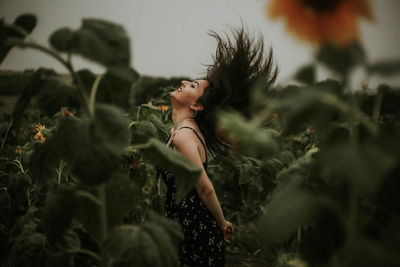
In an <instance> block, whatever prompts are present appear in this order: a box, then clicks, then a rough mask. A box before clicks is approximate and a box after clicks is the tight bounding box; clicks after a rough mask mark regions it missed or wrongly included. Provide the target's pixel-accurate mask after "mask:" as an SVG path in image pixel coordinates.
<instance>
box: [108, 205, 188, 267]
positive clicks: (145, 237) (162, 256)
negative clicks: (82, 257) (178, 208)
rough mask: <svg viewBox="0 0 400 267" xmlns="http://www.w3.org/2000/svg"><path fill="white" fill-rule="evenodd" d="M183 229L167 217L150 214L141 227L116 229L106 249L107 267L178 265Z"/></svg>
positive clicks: (128, 226) (126, 226)
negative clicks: (178, 248)
mask: <svg viewBox="0 0 400 267" xmlns="http://www.w3.org/2000/svg"><path fill="white" fill-rule="evenodd" d="M182 237H183V235H182V233H181V231H180V226H179V225H178V224H177V223H176V222H173V221H170V220H168V219H166V218H165V217H164V216H160V215H157V214H155V213H153V212H151V213H150V215H149V218H148V220H146V221H145V222H144V223H143V225H142V226H141V227H138V226H133V225H125V226H120V227H118V228H115V229H114V231H113V232H112V233H111V234H110V236H109V238H108V239H107V240H106V242H105V244H104V248H103V260H104V263H105V266H110V267H111V266H154V267H158V266H160V267H161V266H163V267H164V266H166V267H170V266H171V267H173V266H177V263H178V253H177V244H179V242H180V241H181V240H182Z"/></svg>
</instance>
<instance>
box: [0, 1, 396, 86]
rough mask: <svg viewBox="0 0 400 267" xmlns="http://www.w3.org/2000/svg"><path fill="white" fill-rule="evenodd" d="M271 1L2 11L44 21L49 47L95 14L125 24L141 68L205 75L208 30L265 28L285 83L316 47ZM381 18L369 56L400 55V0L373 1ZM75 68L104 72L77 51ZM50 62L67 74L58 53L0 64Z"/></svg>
mask: <svg viewBox="0 0 400 267" xmlns="http://www.w3.org/2000/svg"><path fill="white" fill-rule="evenodd" d="M269 1H270V0H201V1H200V0H118V1H110V0H79V1H78V0H68V1H67V0H0V12H1V13H0V15H1V16H2V17H4V18H5V20H6V21H7V22H12V21H13V20H14V19H15V17H16V16H18V15H20V14H22V13H25V12H31V13H34V14H36V15H37V17H38V25H37V26H36V28H35V30H34V31H33V33H32V36H33V37H34V38H35V39H36V40H37V41H38V42H40V43H44V44H46V45H48V37H49V36H50V34H51V33H52V32H53V31H55V30H56V29H58V28H60V27H64V26H68V27H71V28H72V29H76V28H79V27H80V24H81V19H82V18H88V17H96V18H102V19H107V20H110V21H113V22H116V23H119V24H122V25H123V26H124V27H125V29H126V31H127V32H128V34H129V36H130V37H131V46H132V62H131V65H132V66H133V67H134V68H135V69H136V70H138V71H139V73H141V74H147V75H157V76H165V77H170V76H182V75H185V76H190V77H193V78H196V77H199V76H201V75H202V74H203V73H204V70H205V67H204V66H203V65H202V64H208V63H210V62H211V56H212V55H213V54H214V52H215V47H216V43H215V40H214V39H213V38H211V37H209V36H208V35H207V31H208V30H215V31H217V32H222V31H226V30H227V29H228V26H238V25H240V20H241V19H242V20H243V22H244V23H245V24H246V25H247V26H248V28H249V29H250V31H251V32H253V33H257V32H262V33H263V35H264V39H265V40H264V41H265V45H266V48H268V47H269V46H272V47H273V49H274V52H275V57H274V58H275V62H276V63H277V64H278V65H279V69H280V76H279V79H278V80H280V81H285V80H287V79H288V78H289V77H290V76H291V75H292V74H293V73H294V71H295V70H296V69H297V68H298V67H299V66H301V65H303V64H306V63H308V62H310V60H311V57H312V54H313V50H312V48H311V47H310V46H308V45H307V44H303V43H300V42H298V41H297V39H295V37H293V36H291V35H290V34H288V33H287V32H286V31H285V29H284V23H283V21H282V20H280V21H271V20H269V19H268V18H267V17H266V15H265V6H266V4H267V3H268V2H269ZM370 2H371V4H372V5H373V12H374V14H375V16H376V18H377V20H376V22H375V23H368V22H362V23H361V32H362V40H363V43H364V46H365V49H366V51H367V53H368V56H369V60H370V61H375V60H379V59H384V58H400V36H399V34H398V32H399V29H398V27H399V26H400V23H399V22H400V18H399V15H398V12H399V10H400V1H399V0H371V1H370ZM73 63H74V65H75V66H76V69H80V68H83V67H89V68H90V69H91V70H92V71H94V72H96V73H100V72H102V70H103V69H102V68H101V67H100V66H99V65H96V64H93V63H90V62H88V61H86V60H84V59H80V58H78V57H75V58H74V59H73ZM42 66H43V67H50V68H54V69H55V70H56V71H58V72H61V73H64V72H66V71H65V69H64V68H63V67H62V66H61V65H60V64H59V63H58V62H56V61H55V60H54V59H52V58H50V57H48V56H43V54H42V53H40V52H37V51H32V50H20V49H13V50H12V51H11V52H10V53H9V54H8V56H7V58H6V59H5V61H4V62H3V63H2V65H1V66H0V69H12V70H23V69H27V68H38V67H42Z"/></svg>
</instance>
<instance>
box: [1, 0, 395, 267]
mask: <svg viewBox="0 0 400 267" xmlns="http://www.w3.org/2000/svg"><path fill="white" fill-rule="evenodd" d="M286 2H287V1H286ZM292 2H293V1H292ZM298 2H302V3H303V2H308V1H298ZM309 2H310V3H314V2H318V1H309ZM331 2H332V1H331ZM338 2H346V1H344V0H343V1H338ZM280 3H283V1H282V2H280ZM273 8H275V10H277V9H278V7H277V4H275V6H274V7H273ZM271 9H272V8H271ZM363 14H366V13H363ZM36 20H37V18H36V17H35V16H34V15H32V14H23V15H20V16H19V17H17V19H16V20H15V21H14V22H13V23H10V22H7V21H4V20H1V21H0V47H1V50H0V63H1V61H2V60H3V59H4V58H5V57H6V55H7V53H8V52H9V51H10V50H11V49H13V48H14V47H19V48H23V49H35V50H39V51H41V52H43V53H44V54H47V55H49V56H51V57H53V58H55V59H56V60H57V61H58V62H59V63H60V64H62V65H63V66H65V68H66V70H67V71H68V72H69V74H68V75H61V74H58V73H56V72H55V71H54V70H52V69H48V68H39V69H37V70H26V71H25V72H23V73H13V72H2V73H1V74H0V96H1V101H3V102H4V101H5V100H4V99H7V100H8V101H9V100H10V99H14V101H15V104H14V105H12V107H11V108H8V109H7V110H4V111H3V112H2V113H1V114H0V117H1V120H0V137H1V138H0V142H1V144H0V145H1V146H0V167H1V168H0V210H1V212H0V244H1V246H0V247H1V249H0V266H21V267H24V266H177V257H178V255H177V247H178V245H179V243H180V241H181V240H182V238H183V234H182V231H181V229H180V227H179V225H178V224H176V223H175V222H173V221H171V220H169V219H167V218H166V217H165V210H164V203H165V198H164V197H165V191H166V186H165V184H163V182H162V181H161V180H160V179H159V177H158V173H157V169H156V166H160V167H162V168H164V169H165V170H168V171H170V172H172V173H174V174H175V175H176V179H177V180H176V182H177V190H178V192H177V193H178V200H179V199H182V198H183V197H184V196H185V194H186V193H187V192H189V191H190V190H191V188H192V187H193V186H194V185H195V183H196V180H197V177H198V175H199V170H198V169H197V168H196V167H195V166H194V165H192V164H190V163H189V162H188V161H187V159H186V158H185V157H184V156H183V155H181V154H180V153H178V152H177V151H175V150H172V149H169V148H167V147H166V146H165V141H166V140H167V138H168V135H169V130H170V129H171V127H172V120H171V106H170V105H171V103H170V98H169V93H170V92H171V91H172V90H175V88H176V87H177V86H178V85H179V83H180V81H181V80H182V79H189V78H187V77H173V78H158V77H150V76H143V75H140V73H139V72H137V71H136V70H135V69H134V68H132V67H131V66H130V64H129V62H130V56H131V52H130V50H129V49H130V39H129V36H128V35H127V34H126V31H125V29H124V28H123V27H122V26H121V25H118V24H115V23H113V22H110V21H105V20H101V19H83V20H82V24H81V26H80V28H79V29H70V28H61V29H58V30H56V31H55V32H54V33H53V34H51V36H49V46H45V45H43V44H39V43H37V42H36V41H35V40H34V39H33V38H32V37H31V36H30V33H31V32H32V30H33V29H34V28H35V25H36V22H37V21H36ZM314 40H316V39H314ZM318 40H324V42H325V39H323V38H322V39H318ZM321 42H322V41H321ZM74 55H79V56H82V57H84V58H86V59H89V60H91V61H95V62H97V63H99V64H101V65H103V66H104V67H105V68H106V72H105V73H104V74H101V75H98V74H94V73H93V72H91V71H90V70H89V69H79V70H76V69H74V66H73V65H72V63H71V57H72V56H74ZM316 62H318V63H319V64H324V65H325V66H327V67H328V68H329V69H331V70H332V71H333V72H334V73H336V77H338V78H337V79H327V80H323V81H317V80H316V78H315V77H316V75H315V72H316ZM399 62H400V61H395V60H394V61H381V62H374V63H371V62H368V59H367V56H366V54H365V52H364V50H363V48H362V44H360V42H358V41H357V40H356V39H355V40H354V41H352V42H348V41H347V40H346V42H344V41H343V40H342V39H341V41H340V42H339V44H335V43H331V42H328V41H327V43H323V44H319V49H318V52H317V53H316V56H315V62H311V63H310V64H309V65H306V66H304V67H303V68H301V69H299V70H298V72H297V73H296V74H295V76H294V78H295V79H296V81H297V82H296V83H293V84H287V85H277V86H276V88H274V90H273V94H271V93H270V92H269V93H268V94H266V92H264V91H263V90H262V88H261V87H260V86H255V87H254V88H253V89H252V90H251V92H250V93H251V99H252V101H251V107H250V110H251V114H250V116H244V114H241V113H240V112H239V111H221V112H220V113H219V114H218V120H219V121H218V125H219V127H220V128H219V131H221V132H222V133H224V134H225V137H226V138H227V140H230V142H232V144H234V145H235V147H236V148H237V150H235V151H230V152H228V151H227V155H226V156H217V157H215V158H212V159H211V160H210V162H209V169H208V174H209V177H210V179H211V180H212V182H213V184H214V187H215V189H216V192H217V195H218V198H219V201H220V203H221V206H222V208H223V210H224V214H225V216H226V218H227V219H228V220H229V221H231V222H232V223H233V224H234V227H235V233H234V234H233V235H232V237H231V243H229V244H227V247H226V253H227V266H298V267H300V266H304V267H305V266H332V267H336V266H400V256H399V253H398V251H400V232H399V231H398V225H399V224H400V204H399V203H400V195H399V194H398V193H397V190H398V188H400V164H399V163H400V142H399V140H400V91H399V88H398V87H392V86H389V85H387V84H381V85H379V86H378V87H377V88H370V87H369V85H368V84H366V83H360V84H359V85H357V88H350V82H349V81H350V80H351V78H352V72H351V71H352V70H353V69H354V68H355V67H362V68H364V69H365V70H366V72H367V73H368V74H369V75H382V76H385V77H389V76H391V75H395V74H397V73H399V72H400V64H399ZM3 106H4V107H5V106H6V104H5V103H3ZM239 151H240V152H239ZM210 158H211V157H210Z"/></svg>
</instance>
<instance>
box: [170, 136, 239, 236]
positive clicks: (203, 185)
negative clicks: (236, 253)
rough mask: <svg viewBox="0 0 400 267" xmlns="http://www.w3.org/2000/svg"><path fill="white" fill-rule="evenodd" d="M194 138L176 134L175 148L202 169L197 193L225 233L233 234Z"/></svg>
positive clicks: (197, 184)
mask: <svg viewBox="0 0 400 267" xmlns="http://www.w3.org/2000/svg"><path fill="white" fill-rule="evenodd" d="M194 138H195V137H194V136H193V134H192V133H189V132H185V131H180V132H178V133H176V135H175V138H174V144H175V148H176V149H177V150H178V151H180V152H181V153H183V154H184V155H185V156H186V157H187V158H188V159H189V160H190V161H191V162H192V163H193V164H195V165H196V166H198V167H199V168H200V169H201V174H200V177H199V180H198V181H197V183H196V191H197V193H198V195H199V197H200V199H201V200H202V201H203V203H204V204H205V205H206V207H207V209H208V210H209V211H210V212H211V214H212V215H213V216H214V217H215V219H216V221H217V223H218V226H219V227H220V228H221V229H222V230H223V231H224V233H226V229H227V228H229V229H228V233H229V234H231V233H232V232H233V227H232V224H231V223H230V222H228V221H226V220H225V217H224V214H223V212H222V208H221V205H220V204H219V201H218V198H217V195H216V193H215V190H214V186H213V185H212V183H211V181H210V179H209V178H208V176H207V173H206V171H205V170H204V166H203V163H202V161H201V157H200V154H199V151H198V149H197V144H196V141H195V139H194ZM229 234H228V236H226V235H225V237H226V238H225V240H226V241H227V242H229V241H228V240H227V238H229Z"/></svg>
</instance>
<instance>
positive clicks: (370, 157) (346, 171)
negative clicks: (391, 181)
mask: <svg viewBox="0 0 400 267" xmlns="http://www.w3.org/2000/svg"><path fill="white" fill-rule="evenodd" d="M320 156H321V157H320V160H321V164H322V166H324V168H323V169H322V170H321V176H322V179H323V180H324V181H325V182H326V183H328V184H330V185H332V184H337V183H346V184H347V183H349V182H351V183H352V184H353V185H355V186H356V188H358V189H359V190H361V192H360V193H364V192H368V193H371V192H372V193H373V192H375V191H376V190H378V189H379V185H380V183H381V182H382V180H383V179H384V178H385V175H386V174H387V173H388V172H390V171H391V170H392V168H394V167H395V164H396V159H395V157H394V155H393V154H392V153H390V152H387V151H386V149H385V148H382V147H379V146H378V145H376V144H374V143H371V142H366V143H363V144H362V145H360V146H352V145H351V144H349V143H348V142H340V143H335V144H331V145H330V146H326V147H325V149H324V150H321V155H320Z"/></svg>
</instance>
